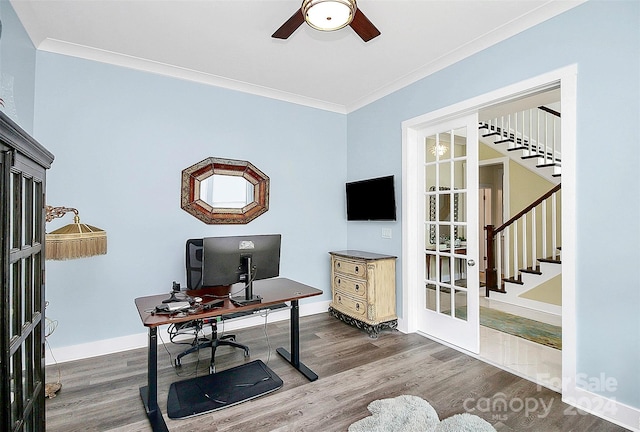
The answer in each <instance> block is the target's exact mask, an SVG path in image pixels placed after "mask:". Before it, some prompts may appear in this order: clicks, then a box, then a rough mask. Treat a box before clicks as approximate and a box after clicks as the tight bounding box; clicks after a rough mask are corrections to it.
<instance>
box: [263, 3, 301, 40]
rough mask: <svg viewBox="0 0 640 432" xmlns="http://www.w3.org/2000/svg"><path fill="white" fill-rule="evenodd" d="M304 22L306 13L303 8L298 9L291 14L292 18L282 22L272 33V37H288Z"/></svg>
mask: <svg viewBox="0 0 640 432" xmlns="http://www.w3.org/2000/svg"><path fill="white" fill-rule="evenodd" d="M303 22H304V15H303V14H302V9H298V11H297V12H296V13H294V14H293V15H291V18H289V19H288V20H287V21H286V22H285V23H284V24H282V25H281V26H280V28H279V29H278V30H276V32H275V33H274V34H272V35H271V37H272V38H276V39H287V38H288V37H289V36H291V35H292V34H293V32H294V31H296V30H297V29H298V27H300V26H301V25H302V23H303Z"/></svg>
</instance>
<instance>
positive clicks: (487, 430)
mask: <svg viewBox="0 0 640 432" xmlns="http://www.w3.org/2000/svg"><path fill="white" fill-rule="evenodd" d="M367 409H368V410H369V412H371V414H372V415H371V416H369V417H365V418H363V419H362V420H358V421H357V422H355V423H353V424H352V425H351V426H349V432H496V430H495V428H494V427H493V426H491V424H490V423H488V422H487V421H485V420H483V419H481V418H480V417H478V416H476V415H473V414H469V413H462V414H456V415H454V416H452V417H449V418H447V419H444V420H442V421H440V419H439V418H438V413H436V410H435V409H433V407H432V406H431V405H430V404H429V402H427V401H426V400H424V399H422V398H420V397H418V396H412V395H402V396H398V397H395V398H390V399H380V400H376V401H373V402H371V403H370V404H369V406H368V407H367Z"/></svg>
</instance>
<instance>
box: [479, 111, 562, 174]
mask: <svg viewBox="0 0 640 432" xmlns="http://www.w3.org/2000/svg"><path fill="white" fill-rule="evenodd" d="M481 127H483V128H486V130H487V131H486V132H485V135H486V134H492V135H495V136H496V137H499V138H497V139H496V141H495V143H496V144H504V143H506V144H507V148H508V149H511V150H514V149H522V151H523V153H522V155H523V157H525V158H537V160H538V165H539V166H555V167H558V169H557V172H558V173H559V172H560V169H559V167H560V166H561V146H560V130H561V123H560V113H557V112H555V111H553V110H550V109H548V108H545V107H539V108H531V109H527V110H523V111H518V112H515V113H511V114H508V115H504V116H499V117H495V118H492V119H489V120H486V121H483V122H481Z"/></svg>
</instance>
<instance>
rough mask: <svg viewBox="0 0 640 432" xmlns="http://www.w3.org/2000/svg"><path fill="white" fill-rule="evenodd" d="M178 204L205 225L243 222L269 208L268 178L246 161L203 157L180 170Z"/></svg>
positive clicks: (249, 220)
mask: <svg viewBox="0 0 640 432" xmlns="http://www.w3.org/2000/svg"><path fill="white" fill-rule="evenodd" d="M180 201H181V207H182V209H183V210H185V211H186V212H187V213H189V214H191V215H193V216H195V217H196V218H198V219H200V220H201V221H203V222H204V223H207V224H246V223H248V222H251V221H252V220H253V219H255V218H257V217H258V216H260V215H261V214H263V213H264V212H266V211H267V210H269V177H267V176H266V175H265V174H264V173H263V172H262V171H260V170H259V169H258V168H256V167H255V166H254V165H253V164H251V163H250V162H247V161H242V160H234V159H221V158H213V157H211V158H207V159H205V160H203V161H200V162H198V163H197V164H195V165H192V166H190V167H189V168H186V169H184V170H183V171H182V189H181V200H180Z"/></svg>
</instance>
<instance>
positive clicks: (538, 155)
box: [521, 153, 562, 163]
mask: <svg viewBox="0 0 640 432" xmlns="http://www.w3.org/2000/svg"><path fill="white" fill-rule="evenodd" d="M547 156H548V157H551V155H547ZM543 157H544V154H542V153H535V154H530V155H528V156H521V158H522V159H536V158H543ZM555 162H558V163H559V162H562V160H561V159H559V158H556V159H555Z"/></svg>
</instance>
